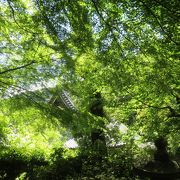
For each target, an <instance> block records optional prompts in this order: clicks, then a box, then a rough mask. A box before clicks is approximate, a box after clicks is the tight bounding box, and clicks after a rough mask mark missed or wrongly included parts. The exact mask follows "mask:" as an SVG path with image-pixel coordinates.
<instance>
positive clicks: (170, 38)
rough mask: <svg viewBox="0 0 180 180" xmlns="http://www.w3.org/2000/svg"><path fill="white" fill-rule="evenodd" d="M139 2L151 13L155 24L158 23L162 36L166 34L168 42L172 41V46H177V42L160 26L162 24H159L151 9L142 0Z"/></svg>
mask: <svg viewBox="0 0 180 180" xmlns="http://www.w3.org/2000/svg"><path fill="white" fill-rule="evenodd" d="M140 2H141V3H142V4H143V6H144V7H145V8H146V9H147V10H148V11H149V12H150V13H151V15H152V16H153V17H154V19H155V20H156V22H157V23H158V25H159V27H160V29H161V30H162V32H163V33H164V34H166V36H167V37H168V38H169V40H170V41H172V42H173V43H174V44H176V45H179V43H178V42H176V41H175V40H174V39H172V37H171V36H170V35H169V34H168V32H167V31H166V30H165V29H164V27H163V26H162V24H161V23H160V21H159V19H158V17H157V16H156V14H155V13H154V12H153V11H152V10H151V8H149V7H148V6H147V5H146V3H145V2H144V1H143V0H140Z"/></svg>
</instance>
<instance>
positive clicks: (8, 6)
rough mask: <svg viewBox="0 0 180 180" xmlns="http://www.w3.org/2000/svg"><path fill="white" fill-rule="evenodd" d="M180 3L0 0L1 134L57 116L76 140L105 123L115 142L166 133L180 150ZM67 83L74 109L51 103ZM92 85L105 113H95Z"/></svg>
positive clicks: (174, 0)
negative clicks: (121, 126) (122, 126)
mask: <svg viewBox="0 0 180 180" xmlns="http://www.w3.org/2000/svg"><path fill="white" fill-rule="evenodd" d="M179 9H180V8H179V1H178V0H171V1H168V0H126V1H125V0H122V1H116V0H77V1H70V0H68V1H67V0H61V1H54V0H1V1H0V95H1V111H0V117H1V119H0V121H1V122H3V123H1V125H0V133H2V134H4V135H6V134H12V132H8V131H10V130H7V131H6V128H8V124H9V123H10V125H11V126H14V125H13V123H15V122H16V121H17V122H18V123H19V124H20V125H22V126H21V131H24V128H25V126H26V124H27V123H32V126H35V128H40V129H37V130H36V129H34V130H33V131H35V132H41V131H44V130H43V127H45V126H50V124H52V125H53V124H54V125H56V123H57V122H60V125H59V126H61V127H63V128H68V131H70V132H71V133H72V134H73V136H74V137H75V138H77V139H78V138H80V139H81V138H82V137H83V135H84V134H88V133H89V132H90V131H91V130H90V129H92V128H94V127H99V128H102V129H104V131H105V132H106V133H107V134H108V136H110V137H111V138H110V139H111V140H112V139H114V141H115V142H116V141H119V140H122V139H123V138H125V139H126V138H127V137H128V139H133V138H134V137H135V136H138V137H140V138H142V139H143V141H151V140H152V139H154V138H155V137H157V136H167V137H168V139H169V141H171V143H172V146H173V147H176V148H177V147H178V144H179V140H180V138H179V137H180V136H179V134H180V133H179V129H180V121H179V120H180V119H179V117H180V112H179V108H180V107H179V104H180V71H179V69H180V61H179V44H180V40H179V34H180V29H179V28H180V27H179V21H180V10H179ZM63 90H66V91H67V92H68V93H69V95H70V97H71V99H72V101H73V102H74V104H75V107H76V109H77V110H75V111H72V110H71V109H67V108H59V107H58V106H56V105H54V104H52V103H51V101H50V99H51V98H52V97H59V96H60V94H61V92H62V91H63ZM95 92H101V95H102V98H103V105H104V111H105V117H96V116H94V115H93V114H90V111H89V107H90V104H91V103H92V101H93V94H94V93H95ZM36 120H37V123H39V126H37V124H36ZM116 123H119V124H121V123H123V124H125V125H126V126H127V127H128V132H127V133H125V134H123V133H120V132H119V129H118V128H117V127H115V124H116ZM110 124H113V127H114V129H111V128H109V127H110ZM104 125H105V126H104ZM41 126H43V127H41ZM15 129H16V130H17V129H18V127H16V128H15ZM11 130H13V129H11ZM33 131H32V132H31V133H35V132H33ZM51 131H52V130H50V129H49V130H48V132H42V134H44V135H45V136H46V133H50V134H51V133H52V132H51ZM61 131H62V132H63V131H64V130H61ZM22 133H24V132H22ZM56 135H57V134H56ZM50 136H55V134H54V135H52V134H51V135H50ZM116 138H117V139H116Z"/></svg>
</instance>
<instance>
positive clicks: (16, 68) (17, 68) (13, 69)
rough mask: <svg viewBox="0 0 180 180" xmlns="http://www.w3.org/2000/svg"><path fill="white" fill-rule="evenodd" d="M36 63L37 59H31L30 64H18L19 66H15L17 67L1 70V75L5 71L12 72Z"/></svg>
mask: <svg viewBox="0 0 180 180" xmlns="http://www.w3.org/2000/svg"><path fill="white" fill-rule="evenodd" d="M34 63H35V61H31V62H30V63H28V64H25V65H22V66H18V67H15V68H11V69H7V70H5V71H1V72H0V75H1V74H5V73H8V72H11V71H16V70H19V69H22V68H25V67H27V66H30V65H32V64H34Z"/></svg>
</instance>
